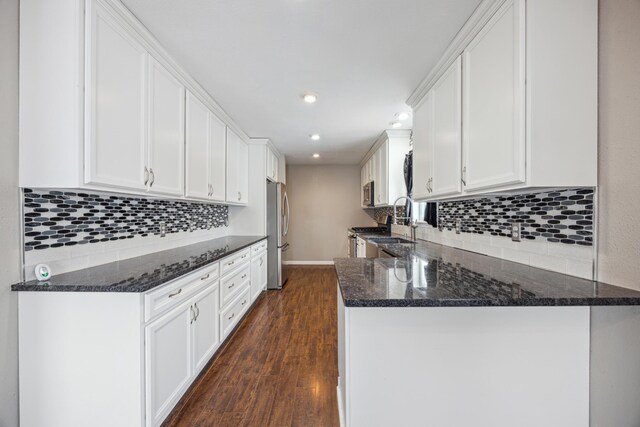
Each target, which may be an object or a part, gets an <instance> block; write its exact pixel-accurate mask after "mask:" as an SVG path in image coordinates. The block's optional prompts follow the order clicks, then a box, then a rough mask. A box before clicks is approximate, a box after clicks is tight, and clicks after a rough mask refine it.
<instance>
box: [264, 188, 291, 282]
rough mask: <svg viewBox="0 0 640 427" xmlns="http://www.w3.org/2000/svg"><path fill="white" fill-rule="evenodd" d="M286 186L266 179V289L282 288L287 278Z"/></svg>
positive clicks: (287, 200)
mask: <svg viewBox="0 0 640 427" xmlns="http://www.w3.org/2000/svg"><path fill="white" fill-rule="evenodd" d="M290 212H291V210H290V209H289V197H288V196H287V187H286V185H284V184H283V183H281V182H269V181H267V241H268V242H269V253H268V255H267V261H268V263H269V264H268V267H269V268H268V272H269V273H268V280H267V289H282V287H283V286H284V284H285V282H286V281H287V279H288V278H289V271H288V269H287V266H286V264H284V263H283V255H284V253H285V252H286V251H287V249H289V243H288V242H287V234H288V233H289V222H290Z"/></svg>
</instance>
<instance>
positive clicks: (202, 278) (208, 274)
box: [200, 273, 211, 280]
mask: <svg viewBox="0 0 640 427" xmlns="http://www.w3.org/2000/svg"><path fill="white" fill-rule="evenodd" d="M210 276H211V273H207V275H206V276H202V277H201V278H200V280H207V279H208V278H209V277H210Z"/></svg>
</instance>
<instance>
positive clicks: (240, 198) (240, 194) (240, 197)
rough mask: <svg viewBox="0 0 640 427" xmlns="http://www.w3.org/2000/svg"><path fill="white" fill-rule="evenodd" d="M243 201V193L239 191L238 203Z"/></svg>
mask: <svg viewBox="0 0 640 427" xmlns="http://www.w3.org/2000/svg"><path fill="white" fill-rule="evenodd" d="M240 200H242V193H241V192H239V191H238V201H240Z"/></svg>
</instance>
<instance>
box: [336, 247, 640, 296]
mask: <svg viewBox="0 0 640 427" xmlns="http://www.w3.org/2000/svg"><path fill="white" fill-rule="evenodd" d="M365 237H366V236H365ZM378 246H379V247H381V248H383V249H385V250H386V251H387V252H389V253H391V254H393V255H396V256H397V258H376V259H372V258H336V259H335V260H334V261H335V268H336V272H337V275H338V282H339V285H340V291H341V294H342V299H343V301H344V304H345V306H347V307H485V306H487V307H488V306H590V305H640V292H638V291H634V290H630V289H626V288H621V287H618V286H612V285H608V284H605V283H600V282H594V281H591V280H585V279H580V278H577V277H573V276H569V275H565V274H560V273H555V272H552V271H547V270H543V269H539V268H535V267H530V266H528V265H524V264H518V263H515V262H511V261H505V260H502V259H499V258H494V257H490V256H486V255H480V254H477V253H473V252H468V251H464V250H460V249H455V248H450V247H447V246H442V245H438V244H435V243H430V242H426V241H422V240H418V241H417V242H416V243H415V244H409V245H407V244H379V245H378Z"/></svg>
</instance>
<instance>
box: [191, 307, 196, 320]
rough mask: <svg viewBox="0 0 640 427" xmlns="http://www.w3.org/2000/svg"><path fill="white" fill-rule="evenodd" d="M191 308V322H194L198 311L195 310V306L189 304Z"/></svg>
mask: <svg viewBox="0 0 640 427" xmlns="http://www.w3.org/2000/svg"><path fill="white" fill-rule="evenodd" d="M189 310H191V322H189V323H190V324H193V321H194V320H196V312H195V311H193V306H189Z"/></svg>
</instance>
